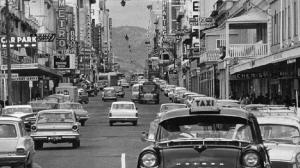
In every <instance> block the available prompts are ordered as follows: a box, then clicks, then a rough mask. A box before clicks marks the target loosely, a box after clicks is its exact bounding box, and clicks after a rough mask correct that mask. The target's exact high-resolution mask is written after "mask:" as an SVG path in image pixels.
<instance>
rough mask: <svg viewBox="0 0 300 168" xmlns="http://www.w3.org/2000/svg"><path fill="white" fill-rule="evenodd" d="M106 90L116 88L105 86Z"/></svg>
mask: <svg viewBox="0 0 300 168" xmlns="http://www.w3.org/2000/svg"><path fill="white" fill-rule="evenodd" d="M103 89H104V90H113V89H115V88H114V87H105V88H103Z"/></svg>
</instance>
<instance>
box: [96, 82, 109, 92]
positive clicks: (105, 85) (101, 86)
mask: <svg viewBox="0 0 300 168" xmlns="http://www.w3.org/2000/svg"><path fill="white" fill-rule="evenodd" d="M107 84H108V81H107V80H101V81H99V82H98V88H99V90H103V88H105V87H107Z"/></svg>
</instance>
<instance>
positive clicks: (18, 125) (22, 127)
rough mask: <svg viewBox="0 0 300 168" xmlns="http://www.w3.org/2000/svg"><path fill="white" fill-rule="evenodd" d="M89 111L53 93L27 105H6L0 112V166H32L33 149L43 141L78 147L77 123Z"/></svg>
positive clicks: (82, 120) (40, 145)
mask: <svg viewBox="0 0 300 168" xmlns="http://www.w3.org/2000/svg"><path fill="white" fill-rule="evenodd" d="M88 119H89V114H88V112H87V111H86V110H85V109H84V108H83V107H82V104H80V103H78V102H70V101H69V100H67V96H65V95H62V94H53V95H50V96H48V97H45V98H44V99H43V100H36V101H31V102H29V104H27V105H11V106H5V107H4V108H3V109H2V111H1V116H0V153H1V155H0V167H1V166H11V167H17V166H21V167H24V168H31V167H32V166H33V157H34V155H35V153H36V152H35V150H39V149H42V148H43V144H44V143H54V144H56V143H71V144H72V147H73V148H78V147H80V138H79V136H80V134H79V126H80V125H81V126H84V125H85V123H86V121H87V120H88Z"/></svg>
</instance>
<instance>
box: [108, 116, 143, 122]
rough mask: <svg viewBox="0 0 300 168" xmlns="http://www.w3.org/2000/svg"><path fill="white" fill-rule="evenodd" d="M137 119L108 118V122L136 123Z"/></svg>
mask: <svg viewBox="0 0 300 168" xmlns="http://www.w3.org/2000/svg"><path fill="white" fill-rule="evenodd" d="M137 120H138V118H137V117H135V118H125V117H124V118H123V117H120V118H111V117H110V118H109V121H113V122H133V121H137Z"/></svg>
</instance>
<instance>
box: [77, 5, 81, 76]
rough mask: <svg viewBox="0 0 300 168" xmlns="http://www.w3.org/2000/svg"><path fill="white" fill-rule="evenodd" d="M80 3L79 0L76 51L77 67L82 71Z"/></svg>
mask: <svg viewBox="0 0 300 168" xmlns="http://www.w3.org/2000/svg"><path fill="white" fill-rule="evenodd" d="M79 4H80V0H77V8H76V13H77V14H76V17H77V46H76V53H77V66H78V67H77V69H79V71H80V68H79V67H80V66H79V64H80V24H79V22H80V20H79Z"/></svg>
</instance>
